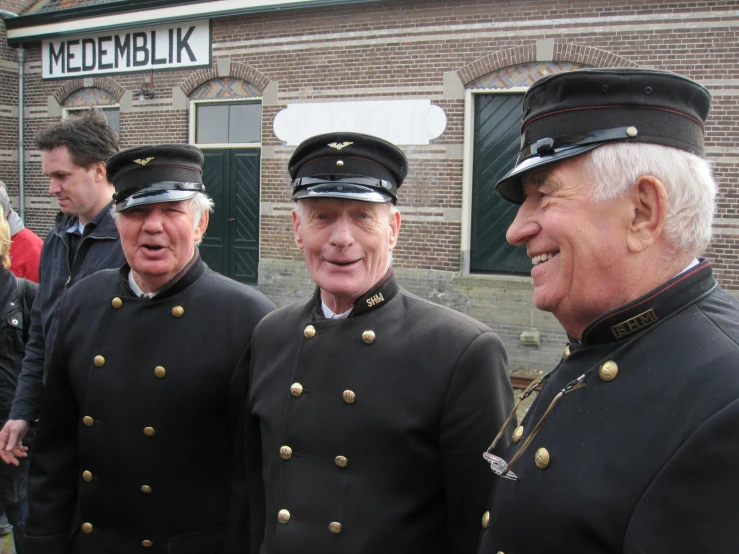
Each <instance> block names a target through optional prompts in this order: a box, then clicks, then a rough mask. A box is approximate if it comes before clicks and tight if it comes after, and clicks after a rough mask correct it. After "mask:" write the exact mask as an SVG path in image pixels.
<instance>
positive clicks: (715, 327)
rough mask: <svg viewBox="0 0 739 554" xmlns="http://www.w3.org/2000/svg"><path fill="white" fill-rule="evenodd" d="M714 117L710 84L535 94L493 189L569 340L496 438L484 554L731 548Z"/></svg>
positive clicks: (579, 85) (736, 535) (554, 89)
mask: <svg viewBox="0 0 739 554" xmlns="http://www.w3.org/2000/svg"><path fill="white" fill-rule="evenodd" d="M709 107H710V95H709V93H708V91H707V90H706V89H705V88H703V87H702V86H701V85H699V84H698V83H695V82H694V81H691V80H690V79H687V78H684V77H681V76H679V75H676V74H673V73H668V72H663V71H655V70H639V69H601V70H580V71H572V72H569V73H560V74H556V75H553V76H550V77H547V78H544V79H542V80H541V81H539V82H537V83H535V84H534V85H533V86H532V87H531V88H530V89H529V91H528V92H527V94H526V97H525V99H524V118H523V122H522V125H521V130H522V135H523V136H522V147H521V153H520V155H519V159H518V162H517V164H516V166H515V167H514V168H513V169H512V170H511V171H510V172H509V173H508V174H507V175H505V176H504V177H503V178H502V179H501V180H500V181H499V182H498V184H497V191H498V194H499V195H500V196H502V197H503V198H504V199H506V200H508V201H510V202H513V203H516V204H519V205H520V207H519V209H518V213H517V215H516V218H515V220H514V221H513V223H512V224H511V226H510V228H509V229H508V234H507V238H508V241H509V242H510V243H511V244H514V245H521V246H522V247H525V248H526V251H527V253H528V255H529V257H530V258H531V260H532V262H533V269H532V270H531V277H532V279H533V284H534V292H533V300H534V304H535V306H536V307H537V308H539V309H541V310H545V311H548V312H551V313H552V314H554V316H555V317H556V318H557V320H558V321H559V322H560V323H561V324H562V326H563V327H564V329H565V330H566V331H567V334H568V336H569V341H568V344H567V345H566V347H565V348H564V352H563V355H562V359H561V361H560V362H559V364H558V365H557V367H555V368H554V369H553V370H552V371H551V372H549V373H547V374H546V375H544V376H543V377H542V378H541V379H540V380H539V381H537V382H536V383H535V384H534V385H539V386H543V389H542V390H541V392H540V394H539V397H538V398H537V399H536V400H535V402H534V404H533V405H532V406H531V408H530V410H529V411H528V413H527V415H526V417H525V418H524V419H523V421H522V422H521V425H520V426H518V427H516V428H515V429H512V427H513V425H507V426H504V428H503V429H501V431H500V434H499V436H504V435H505V434H506V433H507V432H509V431H510V430H512V432H513V434H512V438H513V444H512V445H511V447H510V448H508V449H507V451H506V452H504V453H503V454H502V455H501V456H498V455H496V453H494V452H492V451H491V450H488V452H485V453H484V455H483V456H484V458H485V459H486V460H487V461H488V462H489V463H490V465H491V468H492V470H493V472H494V473H495V474H497V475H499V476H500V477H501V479H500V480H499V483H498V487H497V488H496V490H495V493H494V494H493V496H492V500H491V506H490V512H489V514H488V516H487V518H486V519H487V529H486V530H485V531H484V532H483V537H482V540H481V546H480V549H479V552H480V553H481V554H493V553H501V552H503V553H509V554H511V553H533V552H535V553H536V554H554V553H559V552H578V553H579V552H587V553H589V554H594V553H603V554H605V553H614V554H615V553H623V554H646V553H649V554H668V553H669V554H674V553H675V552H710V553H711V554H720V553H727V554H728V553H730V552H731V553H733V552H736V549H737V542H738V540H739V526H737V516H738V513H737V509H736V507H735V506H736V499H737V498H739V478H737V466H738V465H739V365H737V360H738V359H739V304H738V303H737V301H736V300H735V299H734V298H733V297H732V296H731V295H729V294H727V293H726V292H725V291H723V290H722V289H721V287H719V285H718V284H717V282H716V280H715V279H714V277H713V271H712V268H711V262H710V261H708V260H706V259H703V258H701V257H700V255H701V253H702V252H703V251H704V250H705V248H706V247H707V246H708V243H709V241H710V238H711V221H712V217H713V212H714V201H715V200H714V199H715V195H716V184H715V182H714V180H713V178H712V177H711V171H710V169H709V165H708V163H707V162H706V161H705V160H704V159H703V157H702V156H703V152H704V139H703V136H704V122H705V120H706V117H707V115H708V111H709ZM533 390H534V387H532V388H531V389H530V390H529V391H528V392H527V393H526V394H530V393H531V392H532V391H533ZM496 440H497V439H496ZM496 440H493V444H495V442H496Z"/></svg>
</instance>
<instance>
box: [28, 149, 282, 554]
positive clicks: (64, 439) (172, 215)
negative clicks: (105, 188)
mask: <svg viewBox="0 0 739 554" xmlns="http://www.w3.org/2000/svg"><path fill="white" fill-rule="evenodd" d="M202 163H203V154H202V152H201V151H200V150H199V149H198V148H195V147H193V146H188V145H184V144H175V145H158V146H142V147H138V148H131V149H128V150H124V151H122V152H120V153H118V154H116V155H115V156H113V157H111V158H110V159H109V160H108V166H107V168H108V173H109V175H110V177H111V180H112V182H113V184H114V185H115V188H116V194H115V197H114V199H115V218H116V224H117V226H118V229H119V231H120V236H121V245H122V246H123V252H124V254H125V256H126V261H127V263H126V264H125V265H124V266H123V267H122V268H120V269H119V270H108V271H102V272H99V273H97V274H95V275H93V276H91V277H89V278H87V279H84V280H83V281H82V282H80V283H79V284H78V285H75V286H74V287H72V288H70V289H69V291H68V293H67V294H66V296H65V297H64V298H63V299H62V300H61V307H60V314H59V321H60V328H59V334H58V339H57V342H56V345H55V349H54V355H53V357H52V360H51V367H50V370H49V379H48V384H47V390H46V392H45V394H44V400H43V405H42V410H41V418H40V422H39V428H38V436H37V439H36V444H35V450H34V453H33V456H32V459H31V470H30V477H29V504H30V513H29V518H28V524H27V526H26V534H27V535H28V541H27V544H28V547H29V550H28V552H31V553H36V554H42V553H49V554H51V553H55V554H58V553H61V552H75V553H79V554H87V553H89V554H114V553H115V554H126V553H131V554H133V553H136V552H142V551H146V552H182V553H183V554H184V553H192V554H201V553H206V552H207V553H214V554H237V553H239V554H241V553H247V554H248V552H250V550H249V537H250V533H249V527H248V520H247V521H246V522H245V521H244V520H245V519H246V516H245V513H246V510H247V496H246V494H245V476H244V471H243V463H240V462H239V460H243V457H242V456H241V449H240V448H237V446H236V445H237V443H239V444H240V443H241V441H242V437H243V435H242V434H241V430H242V422H243V406H244V403H245V396H246V383H247V373H248V367H249V360H250V354H251V336H252V330H253V329H254V327H255V325H256V324H257V322H258V321H259V320H260V319H261V318H262V317H263V316H264V315H265V314H266V313H268V312H269V311H271V310H272V309H273V308H274V305H273V304H272V302H271V301H269V300H268V299H267V298H266V297H264V296H263V295H262V294H260V293H259V292H257V291H255V290H254V289H252V288H250V287H248V286H246V285H242V284H240V283H236V282H235V281H232V280H230V279H227V278H226V277H223V276H221V275H219V274H217V273H215V272H213V271H211V270H210V269H208V268H207V267H206V266H205V264H204V263H203V261H202V260H201V259H200V255H199V253H198V248H197V245H198V244H199V242H200V240H201V239H202V237H203V234H204V233H205V230H206V228H207V226H208V217H209V211H210V210H211V209H212V206H213V204H212V201H211V200H210V198H208V197H207V196H206V195H205V194H204V186H203V183H202V177H201V174H202ZM205 437H207V439H205ZM204 440H205V442H204Z"/></svg>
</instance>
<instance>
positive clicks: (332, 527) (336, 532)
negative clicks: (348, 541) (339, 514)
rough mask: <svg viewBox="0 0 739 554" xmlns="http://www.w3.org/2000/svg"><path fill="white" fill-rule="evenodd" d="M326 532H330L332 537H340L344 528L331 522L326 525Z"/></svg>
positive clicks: (336, 522) (335, 522) (337, 523)
mask: <svg viewBox="0 0 739 554" xmlns="http://www.w3.org/2000/svg"><path fill="white" fill-rule="evenodd" d="M328 530H329V531H331V532H332V533H333V534H334V535H340V534H341V532H342V531H343V530H344V526H343V525H342V524H341V523H339V522H338V521H332V522H331V523H329V524H328Z"/></svg>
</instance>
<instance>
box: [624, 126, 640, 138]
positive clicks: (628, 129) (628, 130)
mask: <svg viewBox="0 0 739 554" xmlns="http://www.w3.org/2000/svg"><path fill="white" fill-rule="evenodd" d="M638 134H639V131H638V130H637V129H636V127H626V135H627V136H630V137H635V136H636V135H638Z"/></svg>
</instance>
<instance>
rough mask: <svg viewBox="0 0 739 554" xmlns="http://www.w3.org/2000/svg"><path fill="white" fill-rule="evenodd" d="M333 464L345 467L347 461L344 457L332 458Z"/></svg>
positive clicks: (347, 463)
mask: <svg viewBox="0 0 739 554" xmlns="http://www.w3.org/2000/svg"><path fill="white" fill-rule="evenodd" d="M334 463H335V464H336V465H337V466H339V467H342V468H343V467H346V466H348V465H349V460H347V459H346V457H345V456H336V457H335V458H334Z"/></svg>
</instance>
